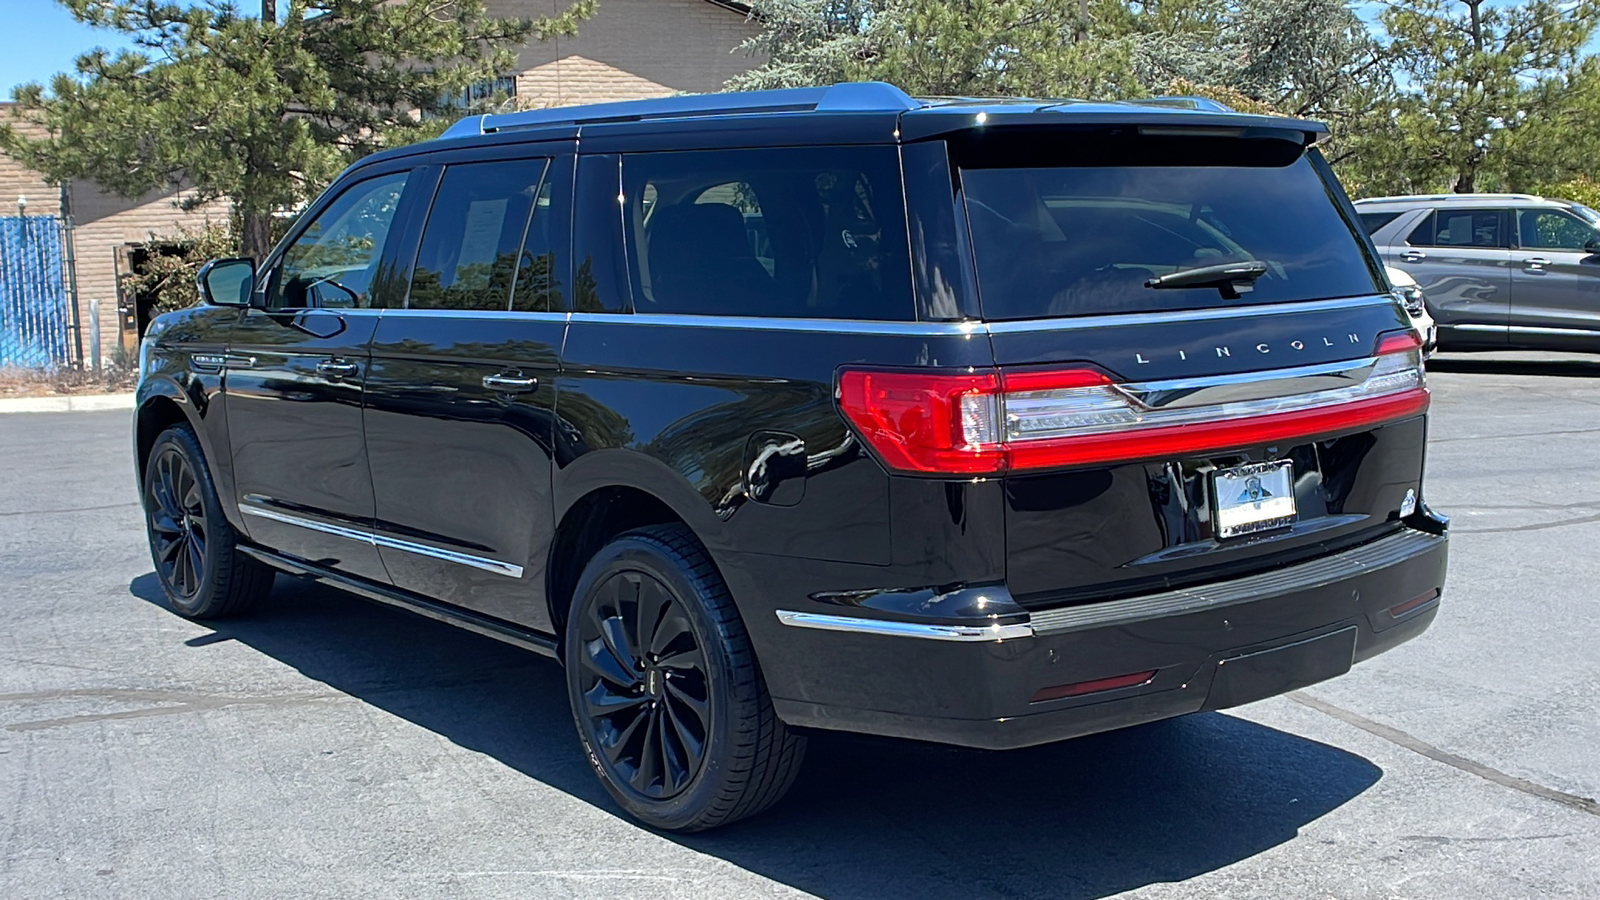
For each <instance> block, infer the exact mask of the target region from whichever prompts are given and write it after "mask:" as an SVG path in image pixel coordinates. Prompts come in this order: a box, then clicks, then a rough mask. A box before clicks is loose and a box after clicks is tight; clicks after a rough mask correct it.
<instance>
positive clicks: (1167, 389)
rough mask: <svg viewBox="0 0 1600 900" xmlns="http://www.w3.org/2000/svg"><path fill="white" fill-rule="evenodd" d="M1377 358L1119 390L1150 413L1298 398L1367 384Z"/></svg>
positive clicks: (1132, 384)
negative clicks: (1220, 404)
mask: <svg viewBox="0 0 1600 900" xmlns="http://www.w3.org/2000/svg"><path fill="white" fill-rule="evenodd" d="M1377 364H1378V360H1377V357H1368V358H1366V359H1357V360H1344V361H1342V362H1334V363H1324V364H1322V365H1316V366H1297V367H1294V368H1290V369H1267V370H1265V371H1261V372H1242V373H1239V374H1234V375H1216V376H1212V377H1208V378H1174V379H1172V380H1170V381H1142V382H1129V383H1127V384H1119V385H1117V386H1116V388H1117V390H1119V391H1122V392H1123V393H1124V394H1127V395H1128V396H1129V398H1131V399H1132V400H1133V401H1134V402H1136V403H1139V404H1140V405H1142V406H1146V407H1149V408H1150V409H1163V408H1168V409H1182V408H1184V407H1190V406H1213V405H1215V404H1218V403H1235V402H1240V401H1246V400H1268V399H1273V398H1277V397H1290V396H1294V395H1296V394H1312V393H1316V392H1317V391H1328V390H1335V389H1337V388H1345V387H1352V386H1354V385H1358V384H1361V383H1362V382H1364V381H1366V380H1367V376H1368V375H1370V374H1371V373H1372V367H1373V366H1375V365H1377Z"/></svg>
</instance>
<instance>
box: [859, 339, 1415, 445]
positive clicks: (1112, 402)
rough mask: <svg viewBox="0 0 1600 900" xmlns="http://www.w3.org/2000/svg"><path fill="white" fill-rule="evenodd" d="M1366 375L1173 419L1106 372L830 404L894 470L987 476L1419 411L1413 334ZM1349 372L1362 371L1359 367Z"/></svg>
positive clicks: (1324, 429)
mask: <svg viewBox="0 0 1600 900" xmlns="http://www.w3.org/2000/svg"><path fill="white" fill-rule="evenodd" d="M1366 364H1367V366H1368V369H1367V370H1366V378H1365V380H1364V381H1361V382H1358V383H1355V384H1352V385H1347V386H1342V387H1338V388H1334V389H1328V390H1321V391H1312V392H1304V393H1298V394H1289V395H1286V396H1284V397H1270V398H1263V399H1261V400H1257V401H1251V402H1246V403H1222V404H1217V405H1213V406H1199V407H1186V408H1177V409H1162V408H1153V407H1147V406H1144V405H1143V404H1140V403H1138V402H1136V401H1135V400H1134V399H1133V398H1132V397H1131V396H1129V395H1128V394H1127V393H1126V392H1124V391H1120V390H1118V389H1117V386H1116V384H1115V383H1114V382H1113V381H1112V379H1111V378H1110V377H1109V376H1108V375H1106V374H1105V373H1104V372H1102V371H1100V370H1098V369H1094V368H1090V367H1085V366H1075V367H1071V368H1065V369H1049V370H1037V369H1031V370H1021V371H1017V370H1001V369H983V370H975V371H965V372H950V371H947V370H875V369H846V370H844V371H843V372H842V373H841V375H840V379H839V391H838V400H839V407H840V409H841V411H842V412H843V413H844V414H845V417H846V418H847V419H849V420H850V422H851V423H852V424H853V425H854V426H855V428H856V429H857V431H859V432H860V434H861V437H862V438H863V440H865V442H866V443H867V444H868V446H870V447H872V448H873V449H874V451H876V452H877V454H878V456H879V457H880V458H881V459H883V461H884V463H885V464H887V465H888V466H889V467H890V468H891V469H894V470H896V471H901V472H911V473H918V474H932V475H993V474H999V473H1001V472H1006V471H1029V470H1040V469H1048V468H1061V467H1067V466H1082V465H1091V464H1103V463H1108V462H1127V461H1134V460H1140V459H1159V458H1171V457H1180V456H1193V455H1197V454H1204V453H1216V452H1220V451H1225V450H1241V449H1244V448H1246V447H1250V446H1255V445H1259V444H1264V443H1279V442H1282V441H1286V440H1314V439H1318V438H1324V437H1331V436H1333V435H1336V434H1341V433H1349V432H1354V431H1361V430H1364V429H1367V428H1372V427H1375V426H1377V425H1381V424H1384V423H1387V422H1394V421H1398V420H1400V419H1405V418H1410V417H1411V416H1415V415H1419V414H1421V413H1423V412H1425V411H1426V410H1427V408H1428V391H1427V387H1426V385H1425V383H1424V380H1423V374H1422V369H1421V348H1420V345H1419V343H1418V341H1417V339H1416V336H1415V334H1413V333H1411V332H1404V333H1395V334H1389V335H1386V336H1384V337H1383V339H1382V340H1380V341H1379V344H1378V348H1377V355H1376V356H1375V357H1374V358H1372V359H1369V360H1368V361H1367V363H1366ZM1353 365H1356V367H1357V368H1359V366H1360V361H1355V362H1354V363H1353ZM1285 371H1293V370H1285ZM1284 374H1285V373H1284V372H1277V373H1273V372H1265V373H1261V381H1262V382H1264V383H1269V384H1270V382H1271V381H1273V380H1275V379H1281V378H1283V377H1284ZM1008 404H1009V411H1008ZM1258 410H1259V412H1258ZM1030 430H1031V432H1032V433H1030Z"/></svg>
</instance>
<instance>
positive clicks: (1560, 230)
mask: <svg viewBox="0 0 1600 900" xmlns="http://www.w3.org/2000/svg"><path fill="white" fill-rule="evenodd" d="M1517 236H1518V238H1519V239H1520V240H1521V241H1522V248H1523V249H1524V250H1568V251H1573V252H1578V251H1581V250H1583V248H1584V245H1585V244H1587V243H1589V242H1590V241H1592V240H1594V239H1596V238H1600V232H1597V231H1596V230H1595V226H1594V224H1593V223H1591V222H1587V221H1584V220H1583V219H1580V218H1578V217H1577V216H1575V215H1573V214H1572V213H1569V212H1567V211H1565V210H1561V209H1519V210H1517Z"/></svg>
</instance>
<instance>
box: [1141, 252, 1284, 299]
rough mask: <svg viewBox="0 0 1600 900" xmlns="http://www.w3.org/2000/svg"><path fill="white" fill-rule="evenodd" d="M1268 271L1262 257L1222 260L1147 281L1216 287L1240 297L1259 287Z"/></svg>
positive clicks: (1229, 296)
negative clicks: (1259, 281) (1262, 277)
mask: <svg viewBox="0 0 1600 900" xmlns="http://www.w3.org/2000/svg"><path fill="white" fill-rule="evenodd" d="M1265 274H1267V264H1266V263H1264V262H1262V261H1261V260H1259V259H1247V260H1245V261H1243V262H1231V263H1218V264H1217V265H1214V266H1196V267H1195V268H1193V269H1179V270H1178V271H1176V272H1168V273H1167V274H1165V275H1158V276H1156V277H1155V278H1152V279H1150V280H1149V281H1146V282H1145V283H1144V286H1145V287H1147V288H1155V289H1156V290H1161V289H1163V288H1190V287H1214V288H1216V289H1217V290H1219V291H1221V292H1222V296H1223V297H1225V298H1227V299H1229V300H1237V299H1239V295H1240V294H1244V293H1248V292H1249V291H1250V290H1252V289H1253V288H1254V287H1255V283H1256V279H1257V278H1260V277H1261V276H1263V275H1265Z"/></svg>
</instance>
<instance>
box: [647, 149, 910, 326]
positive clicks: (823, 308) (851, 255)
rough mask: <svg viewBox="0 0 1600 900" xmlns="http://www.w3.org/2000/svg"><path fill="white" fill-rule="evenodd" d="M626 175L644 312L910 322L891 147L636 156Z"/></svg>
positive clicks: (906, 256) (907, 261) (899, 200)
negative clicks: (906, 320)
mask: <svg viewBox="0 0 1600 900" xmlns="http://www.w3.org/2000/svg"><path fill="white" fill-rule="evenodd" d="M622 177H623V195H624V197H625V203H624V213H625V215H626V217H627V220H626V224H627V229H628V233H629V236H630V238H631V239H630V240H629V241H628V245H629V270H630V276H631V278H632V280H633V289H634V290H633V294H634V306H635V310H636V311H638V312H647V313H648V312H653V313H690V314H700V315H728V316H773V317H781V318H798V317H818V318H839V319H909V318H911V316H912V312H913V305H912V301H911V277H910V258H909V254H908V252H907V249H906V232H905V228H906V226H905V212H904V209H905V206H904V201H903V199H902V197H901V189H900V170H899V164H898V159H897V157H896V154H895V151H894V149H893V148H889V147H833V148H807V149H803V150H799V149H787V148H784V149H756V150H717V151H693V152H684V153H648V154H636V155H630V156H627V157H625V158H624V160H623V166H622Z"/></svg>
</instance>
